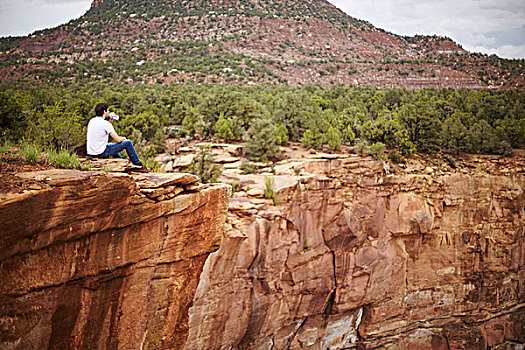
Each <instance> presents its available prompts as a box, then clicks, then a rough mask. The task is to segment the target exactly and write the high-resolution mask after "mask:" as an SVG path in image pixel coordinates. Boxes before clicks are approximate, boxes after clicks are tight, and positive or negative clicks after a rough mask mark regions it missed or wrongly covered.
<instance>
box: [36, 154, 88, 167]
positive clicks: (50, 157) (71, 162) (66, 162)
mask: <svg viewBox="0 0 525 350" xmlns="http://www.w3.org/2000/svg"><path fill="white" fill-rule="evenodd" d="M43 158H45V159H46V160H47V161H48V162H49V163H50V164H51V165H52V166H54V167H57V168H64V169H80V167H81V164H80V160H78V158H77V155H76V154H72V153H71V152H69V151H67V150H60V151H56V150H54V149H52V150H49V151H47V152H45V153H44V154H43Z"/></svg>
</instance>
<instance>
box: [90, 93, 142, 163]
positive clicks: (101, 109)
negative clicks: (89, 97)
mask: <svg viewBox="0 0 525 350" xmlns="http://www.w3.org/2000/svg"><path fill="white" fill-rule="evenodd" d="M108 109H109V106H108V104H107V103H99V104H97V105H96V106H95V117H94V118H91V120H90V121H89V123H88V127H87V147H86V148H87V154H88V155H90V156H95V157H99V158H110V157H119V158H124V157H122V156H121V155H120V152H121V151H123V150H126V153H127V154H128V156H129V159H130V160H131V163H133V164H134V165H138V166H140V167H141V168H140V169H138V170H139V171H147V168H146V167H145V166H144V165H143V164H142V162H141V161H140V159H139V156H138V155H137V152H136V151H135V147H133V143H132V142H131V141H130V140H127V139H126V138H125V137H122V136H118V135H117V133H116V132H115V128H113V125H112V124H111V123H112V122H113V118H111V119H110V121H107V120H106V118H108V116H110V113H108ZM108 136H111V138H112V139H113V140H115V141H116V142H115V143H108Z"/></svg>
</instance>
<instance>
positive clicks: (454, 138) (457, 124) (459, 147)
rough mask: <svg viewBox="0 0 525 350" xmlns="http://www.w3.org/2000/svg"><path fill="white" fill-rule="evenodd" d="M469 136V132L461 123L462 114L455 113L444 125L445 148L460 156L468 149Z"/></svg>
mask: <svg viewBox="0 0 525 350" xmlns="http://www.w3.org/2000/svg"><path fill="white" fill-rule="evenodd" d="M467 134H468V130H467V128H466V127H465V125H463V123H462V122H461V114H459V113H454V114H453V115H452V116H451V117H449V118H447V119H446V120H445V122H444V123H443V146H444V147H445V148H447V149H448V150H450V151H452V152H455V153H456V154H459V152H460V151H465V149H466V146H467V141H468V139H467Z"/></svg>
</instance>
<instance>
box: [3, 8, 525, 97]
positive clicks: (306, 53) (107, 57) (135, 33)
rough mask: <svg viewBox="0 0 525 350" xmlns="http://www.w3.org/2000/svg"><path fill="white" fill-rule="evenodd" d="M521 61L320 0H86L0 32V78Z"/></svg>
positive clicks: (267, 78)
mask: <svg viewBox="0 0 525 350" xmlns="http://www.w3.org/2000/svg"><path fill="white" fill-rule="evenodd" d="M524 77H525V62H523V60H505V59H500V58H498V57H496V56H490V57H489V56H486V55H481V54H472V53H469V52H467V51H465V50H463V49H462V48H461V47H460V46H459V45H457V44H456V43H454V42H453V41H451V40H450V39H448V38H443V37H436V36H433V37H427V36H416V37H401V36H397V35H394V34H391V33H387V32H385V31H383V30H381V29H379V28H375V27H374V26H372V25H371V24H370V23H368V22H365V21H361V20H358V19H355V18H352V17H350V16H348V15H346V14H345V13H343V12H342V11H340V10H339V9H337V8H336V7H334V6H333V5H331V4H330V3H328V2H327V1H324V0H301V1H289V0H251V1H237V0H232V1H226V0H204V1H195V0H189V1H174V2H171V1H165V0H155V1H145V0H95V1H94V2H93V4H92V6H91V9H90V10H89V11H88V12H87V13H86V14H85V15H84V16H82V17H80V18H78V19H76V20H73V21H70V22H69V23H67V24H65V25H62V26H59V27H57V28H53V29H47V30H44V31H39V32H35V33H33V34H32V35H30V36H28V37H18V38H4V39H1V40H0V79H1V80H3V81H6V80H13V79H23V78H36V79H37V80H43V81H46V80H49V81H56V80H59V81H61V82H63V83H67V82H71V81H75V82H85V81H87V80H91V79H108V81H112V82H115V81H120V82H127V83H129V84H132V85H134V84H136V83H140V82H146V83H169V82H178V83H185V82H188V81H195V82H206V83H234V84H240V85H251V84H257V83H272V84H289V85H292V86H297V85H303V84H321V85H323V86H330V85H336V84H345V85H359V86H377V87H385V88H396V87H405V88H410V89H421V88H425V87H437V88H440V87H452V88H470V89H478V88H482V87H491V88H502V87H503V88H509V87H518V88H523V87H524V86H525V78H524Z"/></svg>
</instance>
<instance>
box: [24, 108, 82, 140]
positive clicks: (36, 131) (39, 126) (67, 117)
mask: <svg viewBox="0 0 525 350" xmlns="http://www.w3.org/2000/svg"><path fill="white" fill-rule="evenodd" d="M82 120H83V118H82V116H80V115H79V114H78V113H77V112H76V111H73V112H71V113H65V112H64V106H63V105H62V104H60V103H55V104H54V105H52V106H48V105H44V106H43V110H42V111H38V110H37V111H35V113H34V115H33V117H32V119H31V120H30V123H29V127H28V129H27V136H28V138H29V139H31V140H35V141H36V142H38V143H39V144H41V145H43V146H47V147H53V148H54V149H55V150H61V149H71V148H72V147H74V146H77V145H79V144H80V143H83V142H84V138H85V136H84V128H83V127H82V123H81V122H82Z"/></svg>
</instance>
